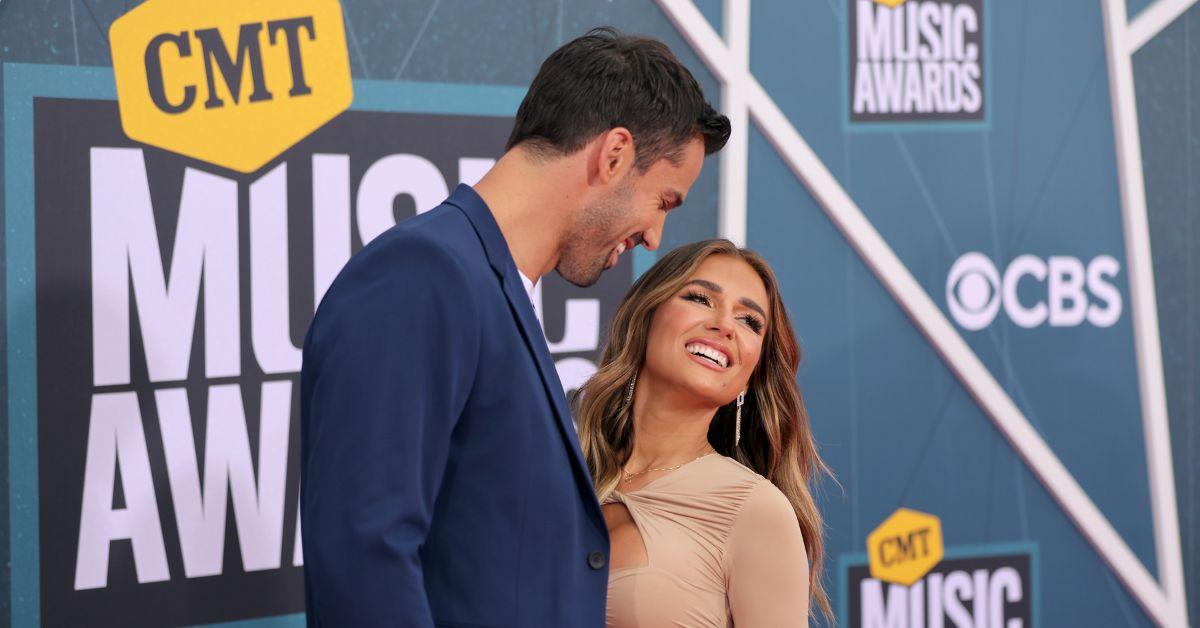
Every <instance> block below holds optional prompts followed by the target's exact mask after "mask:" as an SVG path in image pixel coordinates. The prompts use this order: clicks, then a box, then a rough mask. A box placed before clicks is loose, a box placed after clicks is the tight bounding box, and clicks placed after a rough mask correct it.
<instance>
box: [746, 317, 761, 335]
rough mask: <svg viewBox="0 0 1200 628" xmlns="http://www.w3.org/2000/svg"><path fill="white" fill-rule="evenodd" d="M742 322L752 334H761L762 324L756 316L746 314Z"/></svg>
mask: <svg viewBox="0 0 1200 628" xmlns="http://www.w3.org/2000/svg"><path fill="white" fill-rule="evenodd" d="M742 320H743V321H746V325H747V326H749V327H750V330H751V331H753V332H754V333H756V334H760V333H762V330H763V322H762V321H760V320H758V317H757V316H751V315H749V314H747V315H745V316H743V317H742Z"/></svg>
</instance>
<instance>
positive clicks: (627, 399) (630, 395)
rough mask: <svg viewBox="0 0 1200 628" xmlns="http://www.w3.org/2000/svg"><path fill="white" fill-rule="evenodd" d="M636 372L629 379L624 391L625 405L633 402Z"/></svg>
mask: <svg viewBox="0 0 1200 628" xmlns="http://www.w3.org/2000/svg"><path fill="white" fill-rule="evenodd" d="M637 376H638V374H637V371H634V372H633V377H631V378H630V379H629V388H628V389H626V390H625V405H627V406H628V405H629V404H630V402H632V401H633V387H634V386H635V385H636V384H637Z"/></svg>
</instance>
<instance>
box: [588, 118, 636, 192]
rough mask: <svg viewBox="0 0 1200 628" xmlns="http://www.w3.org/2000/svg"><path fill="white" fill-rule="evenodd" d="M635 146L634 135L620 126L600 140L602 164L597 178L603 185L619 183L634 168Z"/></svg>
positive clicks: (610, 130)
mask: <svg viewBox="0 0 1200 628" xmlns="http://www.w3.org/2000/svg"><path fill="white" fill-rule="evenodd" d="M635 153H636V151H635V150H634V146H633V134H632V133H630V132H629V129H627V128H625V127H623V126H619V127H615V128H612V129H609V131H608V132H607V133H605V134H604V135H603V136H601V138H600V154H599V158H600V163H599V164H598V168H597V171H598V172H597V178H598V179H599V180H600V182H601V183H610V182H612V181H617V180H619V179H621V178H622V177H624V176H625V173H626V172H628V171H629V169H630V168H633V165H634V160H635V159H636V154H635Z"/></svg>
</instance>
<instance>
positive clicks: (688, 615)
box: [604, 455, 808, 628]
mask: <svg viewBox="0 0 1200 628" xmlns="http://www.w3.org/2000/svg"><path fill="white" fill-rule="evenodd" d="M614 502H619V503H621V504H624V505H625V507H626V508H627V509H628V510H629V514H630V515H631V517H632V519H633V521H634V523H635V524H636V525H637V529H638V532H640V534H641V537H642V542H643V543H644V544H645V547H646V557H647V564H646V565H644V566H638V567H628V568H620V569H614V570H612V572H611V573H610V574H609V577H608V607H607V613H606V624H607V626H609V627H610V628H634V627H641V628H651V627H653V628H658V627H660V626H661V627H666V626H687V627H689V628H691V627H695V626H732V625H734V622H735V620H736V623H737V626H738V628H756V627H759V626H764V627H766V626H770V627H772V628H783V627H788V626H807V625H808V559H807V557H806V555H805V551H804V539H803V537H802V535H801V532H800V524H799V523H797V521H796V515H795V511H793V510H792V506H791V504H790V503H789V502H788V501H787V498H786V497H784V495H783V493H782V492H780V491H779V489H777V488H775V486H774V485H773V484H771V483H770V482H769V481H767V480H766V479H764V478H763V477H762V476H760V475H758V474H757V473H755V472H753V471H751V470H750V469H748V468H746V467H745V466H742V465H741V464H740V463H738V462H737V461H735V460H733V459H732V458H727V457H725V456H720V455H710V456H707V457H704V458H700V459H699V460H696V461H694V462H691V463H688V464H686V465H684V466H683V467H680V468H679V469H677V470H675V471H672V472H671V473H668V474H667V475H664V476H662V477H660V478H657V479H655V480H654V481H652V482H650V483H649V484H646V485H645V486H643V487H642V488H640V489H637V490H635V491H630V492H628V493H621V492H614V493H613V494H612V495H611V496H610V497H608V498H606V499H605V500H604V503H605V504H610V503H614Z"/></svg>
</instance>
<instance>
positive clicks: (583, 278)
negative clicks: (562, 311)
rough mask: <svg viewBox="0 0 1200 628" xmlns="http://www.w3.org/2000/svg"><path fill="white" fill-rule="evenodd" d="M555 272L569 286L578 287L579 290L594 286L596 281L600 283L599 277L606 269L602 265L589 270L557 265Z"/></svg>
mask: <svg viewBox="0 0 1200 628" xmlns="http://www.w3.org/2000/svg"><path fill="white" fill-rule="evenodd" d="M555 270H557V271H558V276H560V277H562V278H563V279H566V280H567V282H568V283H570V284H571V285H574V286H579V287H580V288H587V287H589V286H593V285H595V284H596V282H597V281H600V275H601V274H602V273H603V272H604V271H606V270H608V268H607V266H606V265H604V264H603V263H601V264H600V265H597V266H592V267H590V268H578V267H576V268H572V267H569V266H566V265H563V264H559V266H558V268H556V269H555Z"/></svg>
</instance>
